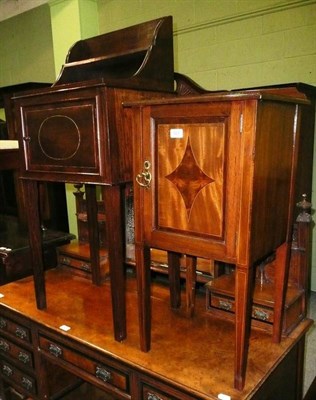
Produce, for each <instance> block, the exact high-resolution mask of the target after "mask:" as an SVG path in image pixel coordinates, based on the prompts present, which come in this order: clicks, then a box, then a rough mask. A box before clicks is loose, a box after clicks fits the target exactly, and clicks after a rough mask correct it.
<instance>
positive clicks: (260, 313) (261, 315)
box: [253, 309, 269, 321]
mask: <svg viewBox="0 0 316 400" xmlns="http://www.w3.org/2000/svg"><path fill="white" fill-rule="evenodd" d="M253 316H254V317H255V318H258V319H261V320H262V321H268V319H269V314H268V313H267V312H266V311H263V310H258V309H255V310H254V312H253Z"/></svg>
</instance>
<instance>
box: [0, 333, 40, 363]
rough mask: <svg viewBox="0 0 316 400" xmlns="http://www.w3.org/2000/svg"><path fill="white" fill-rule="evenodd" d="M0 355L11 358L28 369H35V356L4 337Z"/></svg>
mask: <svg viewBox="0 0 316 400" xmlns="http://www.w3.org/2000/svg"><path fill="white" fill-rule="evenodd" d="M0 354H3V355H4V356H6V357H11V358H13V359H14V360H17V361H18V362H20V363H21V364H23V365H25V366H26V367H30V368H34V361H33V354H32V353H31V352H29V351H27V350H25V349H23V348H22V347H20V346H18V345H16V344H15V343H13V342H11V341H10V340H8V339H6V338H3V337H0Z"/></svg>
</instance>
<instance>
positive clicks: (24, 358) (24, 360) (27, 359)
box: [18, 351, 31, 364]
mask: <svg viewBox="0 0 316 400" xmlns="http://www.w3.org/2000/svg"><path fill="white" fill-rule="evenodd" d="M18 359H19V361H21V362H22V363H23V364H30V361H31V359H30V356H29V355H28V354H26V353H23V351H20V352H19V354H18Z"/></svg>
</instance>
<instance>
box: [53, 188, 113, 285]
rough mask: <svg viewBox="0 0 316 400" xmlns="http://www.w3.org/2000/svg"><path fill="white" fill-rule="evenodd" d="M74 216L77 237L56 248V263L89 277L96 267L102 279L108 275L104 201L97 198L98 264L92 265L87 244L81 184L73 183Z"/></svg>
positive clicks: (86, 222) (85, 212) (83, 193)
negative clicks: (74, 188)
mask: <svg viewBox="0 0 316 400" xmlns="http://www.w3.org/2000/svg"><path fill="white" fill-rule="evenodd" d="M75 187H76V191H75V192H74V195H75V198H76V218H77V228H78V229H77V230H78V238H77V239H76V240H74V241H72V242H71V243H69V244H66V245H64V246H60V247H59V248H58V263H59V264H60V265H62V266H65V267H67V268H69V269H70V270H71V271H73V273H76V274H79V275H80V276H84V277H86V278H88V279H91V276H92V269H93V268H98V269H99V274H100V279H101V281H104V279H106V278H107V277H108V275H109V265H108V251H107V247H108V246H107V232H106V225H105V220H106V217H105V212H104V202H103V201H102V199H100V200H97V219H98V230H99V265H94V266H92V264H91V257H90V245H89V229H88V216H87V201H86V198H85V192H84V190H83V185H82V184H77V185H75Z"/></svg>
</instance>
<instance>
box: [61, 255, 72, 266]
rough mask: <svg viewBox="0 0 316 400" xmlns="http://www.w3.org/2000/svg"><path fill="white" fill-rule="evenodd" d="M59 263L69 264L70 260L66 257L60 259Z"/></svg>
mask: <svg viewBox="0 0 316 400" xmlns="http://www.w3.org/2000/svg"><path fill="white" fill-rule="evenodd" d="M61 262H62V264H65V265H70V264H71V261H70V258H68V257H61Z"/></svg>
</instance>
